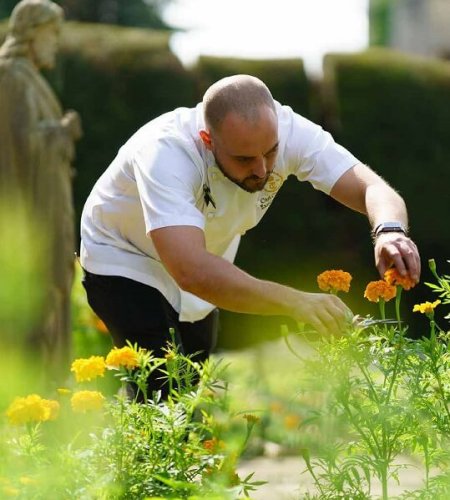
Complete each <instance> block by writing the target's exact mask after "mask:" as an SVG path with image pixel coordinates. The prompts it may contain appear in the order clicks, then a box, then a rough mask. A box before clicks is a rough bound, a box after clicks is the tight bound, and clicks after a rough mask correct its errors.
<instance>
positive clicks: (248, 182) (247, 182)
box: [214, 155, 273, 193]
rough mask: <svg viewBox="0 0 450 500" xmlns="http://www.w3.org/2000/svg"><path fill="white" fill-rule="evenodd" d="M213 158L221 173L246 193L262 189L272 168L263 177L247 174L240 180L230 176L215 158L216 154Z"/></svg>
mask: <svg viewBox="0 0 450 500" xmlns="http://www.w3.org/2000/svg"><path fill="white" fill-rule="evenodd" d="M214 159H215V161H216V165H217V166H218V167H219V170H220V171H221V172H222V174H223V175H224V176H225V177H226V178H227V179H228V180H229V181H231V182H232V183H233V184H236V186H238V187H240V188H241V189H243V190H244V191H247V193H257V192H258V191H262V190H263V189H264V187H265V185H266V184H267V181H268V180H269V177H270V174H271V173H272V170H273V169H272V170H270V171H268V172H267V173H266V175H265V176H264V177H258V176H256V175H249V176H248V177H245V178H244V179H242V180H239V179H236V178H235V177H232V176H231V175H230V174H229V173H228V172H227V171H226V170H225V169H224V167H223V165H222V163H220V161H219V160H218V159H217V157H216V155H214Z"/></svg>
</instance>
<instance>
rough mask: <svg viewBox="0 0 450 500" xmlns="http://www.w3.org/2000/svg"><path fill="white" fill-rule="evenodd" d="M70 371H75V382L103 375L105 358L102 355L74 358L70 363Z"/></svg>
mask: <svg viewBox="0 0 450 500" xmlns="http://www.w3.org/2000/svg"><path fill="white" fill-rule="evenodd" d="M70 371H72V372H74V373H75V380H76V381H77V382H85V381H87V380H93V379H94V378H97V377H103V375H104V374H105V359H104V358H103V356H91V357H90V358H80V359H76V360H75V361H74V362H73V363H72V367H71V368H70Z"/></svg>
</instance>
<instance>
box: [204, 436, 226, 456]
mask: <svg viewBox="0 0 450 500" xmlns="http://www.w3.org/2000/svg"><path fill="white" fill-rule="evenodd" d="M203 448H205V450H208V451H209V452H211V453H215V452H216V451H218V450H220V449H223V448H225V443H224V442H223V441H221V440H219V439H217V438H212V439H205V441H203Z"/></svg>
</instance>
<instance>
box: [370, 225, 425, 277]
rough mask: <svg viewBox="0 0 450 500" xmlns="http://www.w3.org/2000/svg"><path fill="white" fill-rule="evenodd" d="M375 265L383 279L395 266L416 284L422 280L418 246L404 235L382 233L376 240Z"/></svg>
mask: <svg viewBox="0 0 450 500" xmlns="http://www.w3.org/2000/svg"><path fill="white" fill-rule="evenodd" d="M375 264H376V266H377V269H378V272H379V273H380V275H381V277H383V276H384V273H385V272H386V271H387V269H389V268H390V267H392V266H394V267H395V268H396V269H397V271H398V272H399V273H400V274H401V275H402V276H404V275H406V274H409V276H410V277H411V278H412V279H413V280H415V281H416V282H418V281H419V279H420V256H419V251H418V250H417V246H416V244H415V243H414V242H413V241H412V240H411V239H410V238H408V237H407V236H405V235H404V234H402V233H381V234H379V235H378V236H377V237H376V240H375Z"/></svg>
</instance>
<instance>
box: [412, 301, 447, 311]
mask: <svg viewBox="0 0 450 500" xmlns="http://www.w3.org/2000/svg"><path fill="white" fill-rule="evenodd" d="M440 303H441V301H440V300H435V301H434V302H423V303H422V304H416V305H415V306H414V307H413V312H420V313H422V314H432V313H433V311H434V310H435V309H436V307H437V306H438V305H439V304H440Z"/></svg>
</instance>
